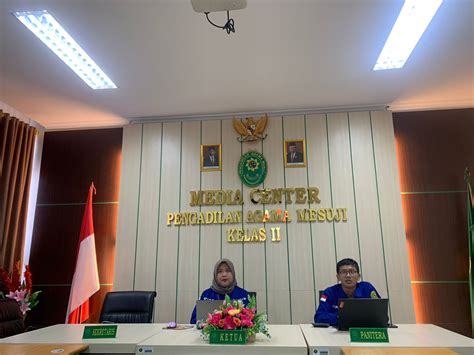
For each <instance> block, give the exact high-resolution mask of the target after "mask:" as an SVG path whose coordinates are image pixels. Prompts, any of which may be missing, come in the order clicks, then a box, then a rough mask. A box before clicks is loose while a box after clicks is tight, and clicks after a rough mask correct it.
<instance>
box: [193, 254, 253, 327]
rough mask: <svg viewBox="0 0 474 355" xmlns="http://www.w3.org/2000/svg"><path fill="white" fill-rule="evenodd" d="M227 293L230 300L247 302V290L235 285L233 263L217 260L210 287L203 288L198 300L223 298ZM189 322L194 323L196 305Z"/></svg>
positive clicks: (245, 303)
mask: <svg viewBox="0 0 474 355" xmlns="http://www.w3.org/2000/svg"><path fill="white" fill-rule="evenodd" d="M225 295H229V297H230V299H232V300H240V299H241V300H242V301H243V303H244V305H247V304H248V303H249V300H248V292H247V291H246V290H244V289H243V288H240V287H239V286H237V279H236V277H235V270H234V264H232V261H230V260H228V259H221V260H219V261H218V262H217V263H216V265H215V266H214V279H213V280H212V285H211V288H208V289H207V290H204V292H203V293H202V295H201V297H200V298H199V299H200V300H224V299H225ZM190 323H191V324H196V306H194V310H193V313H192V315H191V321H190Z"/></svg>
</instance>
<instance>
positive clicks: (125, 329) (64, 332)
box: [0, 324, 162, 354]
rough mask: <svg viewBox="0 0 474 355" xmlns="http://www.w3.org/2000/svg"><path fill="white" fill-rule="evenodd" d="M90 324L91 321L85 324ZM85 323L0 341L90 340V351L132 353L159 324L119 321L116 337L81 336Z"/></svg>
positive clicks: (64, 325) (36, 342) (157, 330)
mask: <svg viewBox="0 0 474 355" xmlns="http://www.w3.org/2000/svg"><path fill="white" fill-rule="evenodd" d="M87 325H91V324H87ZM84 326H85V325H84V324H56V325H53V326H51V327H47V328H42V329H38V330H35V331H32V332H26V333H22V334H18V335H15V336H12V337H8V338H4V339H0V344H45V343H53V344H89V349H88V350H87V351H86V352H89V353H116V354H123V353H125V354H133V353H135V350H136V346H137V344H138V343H139V342H141V341H144V340H146V339H147V338H149V337H151V336H152V335H154V334H156V333H158V332H159V331H160V330H161V328H162V327H160V326H159V325H158V324H119V325H118V329H117V337H116V338H115V339H82V334H83V332H84Z"/></svg>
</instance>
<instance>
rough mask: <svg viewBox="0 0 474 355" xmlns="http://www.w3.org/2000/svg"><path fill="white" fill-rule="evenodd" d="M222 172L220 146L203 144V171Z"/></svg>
mask: <svg viewBox="0 0 474 355" xmlns="http://www.w3.org/2000/svg"><path fill="white" fill-rule="evenodd" d="M221 170H222V149H221V145H220V144H201V171H221Z"/></svg>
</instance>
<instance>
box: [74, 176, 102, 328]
mask: <svg viewBox="0 0 474 355" xmlns="http://www.w3.org/2000/svg"><path fill="white" fill-rule="evenodd" d="M93 193H94V194H95V187H94V183H92V184H91V186H90V188H89V194H88V196H87V202H86V209H85V211H84V217H83V218H82V226H81V234H80V235H79V251H78V253H77V260H76V269H75V271H74V276H73V278H72V285H71V293H70V294H69V303H68V306H67V312H66V323H83V322H85V321H86V320H87V319H88V318H89V298H90V297H91V296H92V295H93V294H94V293H96V292H97V291H99V288H100V284H99V273H98V271H97V258H96V254H95V240H94V224H93V222H92V194H93Z"/></svg>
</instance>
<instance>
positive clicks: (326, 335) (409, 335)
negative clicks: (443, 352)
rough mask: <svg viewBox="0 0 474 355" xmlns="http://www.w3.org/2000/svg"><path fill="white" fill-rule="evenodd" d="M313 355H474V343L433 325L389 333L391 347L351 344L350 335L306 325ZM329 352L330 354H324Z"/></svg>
mask: <svg viewBox="0 0 474 355" xmlns="http://www.w3.org/2000/svg"><path fill="white" fill-rule="evenodd" d="M301 330H302V331H303V334H304V337H305V339H306V342H307V343H308V347H309V354H312V355H313V354H314V355H315V354H318V355H320V354H327V355H334V354H337V355H339V354H340V351H341V348H349V347H351V348H418V349H420V348H425V349H426V348H447V349H451V350H454V351H456V352H458V353H460V354H466V355H472V354H473V352H474V340H473V339H471V338H468V337H465V336H462V335H459V334H457V333H454V332H451V331H449V330H446V329H443V328H440V327H437V326H435V325H432V324H400V325H398V328H389V329H388V338H389V340H390V342H389V343H351V342H350V337H349V332H347V331H338V330H337V329H335V328H314V327H313V326H312V325H311V324H302V325H301ZM324 351H326V352H324Z"/></svg>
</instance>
